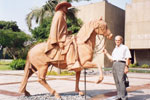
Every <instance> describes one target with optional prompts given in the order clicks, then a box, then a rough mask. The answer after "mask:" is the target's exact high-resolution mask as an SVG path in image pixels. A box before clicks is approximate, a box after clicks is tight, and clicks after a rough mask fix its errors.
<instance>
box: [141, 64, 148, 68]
mask: <svg viewBox="0 0 150 100" xmlns="http://www.w3.org/2000/svg"><path fill="white" fill-rule="evenodd" d="M141 67H142V68H149V67H150V66H149V65H148V64H143V65H142V66H141Z"/></svg>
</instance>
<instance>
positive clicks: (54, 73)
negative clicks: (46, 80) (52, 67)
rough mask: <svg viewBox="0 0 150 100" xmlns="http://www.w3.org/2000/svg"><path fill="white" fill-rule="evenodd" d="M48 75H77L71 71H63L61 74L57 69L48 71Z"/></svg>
mask: <svg viewBox="0 0 150 100" xmlns="http://www.w3.org/2000/svg"><path fill="white" fill-rule="evenodd" d="M47 75H56V76H57V75H59V76H73V75H75V72H69V71H62V72H61V74H58V73H57V72H55V71H51V72H50V71H48V72H47Z"/></svg>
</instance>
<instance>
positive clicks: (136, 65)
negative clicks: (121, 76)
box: [129, 63, 138, 68]
mask: <svg viewBox="0 0 150 100" xmlns="http://www.w3.org/2000/svg"><path fill="white" fill-rule="evenodd" d="M129 67H130V68H135V67H138V63H134V64H130V65H129Z"/></svg>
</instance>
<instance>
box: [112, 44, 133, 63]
mask: <svg viewBox="0 0 150 100" xmlns="http://www.w3.org/2000/svg"><path fill="white" fill-rule="evenodd" d="M112 58H113V61H114V60H121V61H125V59H127V58H131V54H130V51H129V48H128V47H127V46H125V45H123V44H120V45H119V47H118V46H116V47H115V49H114V50H113V52H112Z"/></svg>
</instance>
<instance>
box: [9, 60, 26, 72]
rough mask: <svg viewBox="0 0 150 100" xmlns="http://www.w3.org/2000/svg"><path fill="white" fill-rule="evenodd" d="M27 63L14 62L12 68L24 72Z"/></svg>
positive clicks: (21, 61) (11, 64) (23, 61)
mask: <svg viewBox="0 0 150 100" xmlns="http://www.w3.org/2000/svg"><path fill="white" fill-rule="evenodd" d="M25 63H26V60H23V59H17V60H13V61H12V62H11V63H10V67H11V68H12V69H13V70H23V69H24V67H25Z"/></svg>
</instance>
